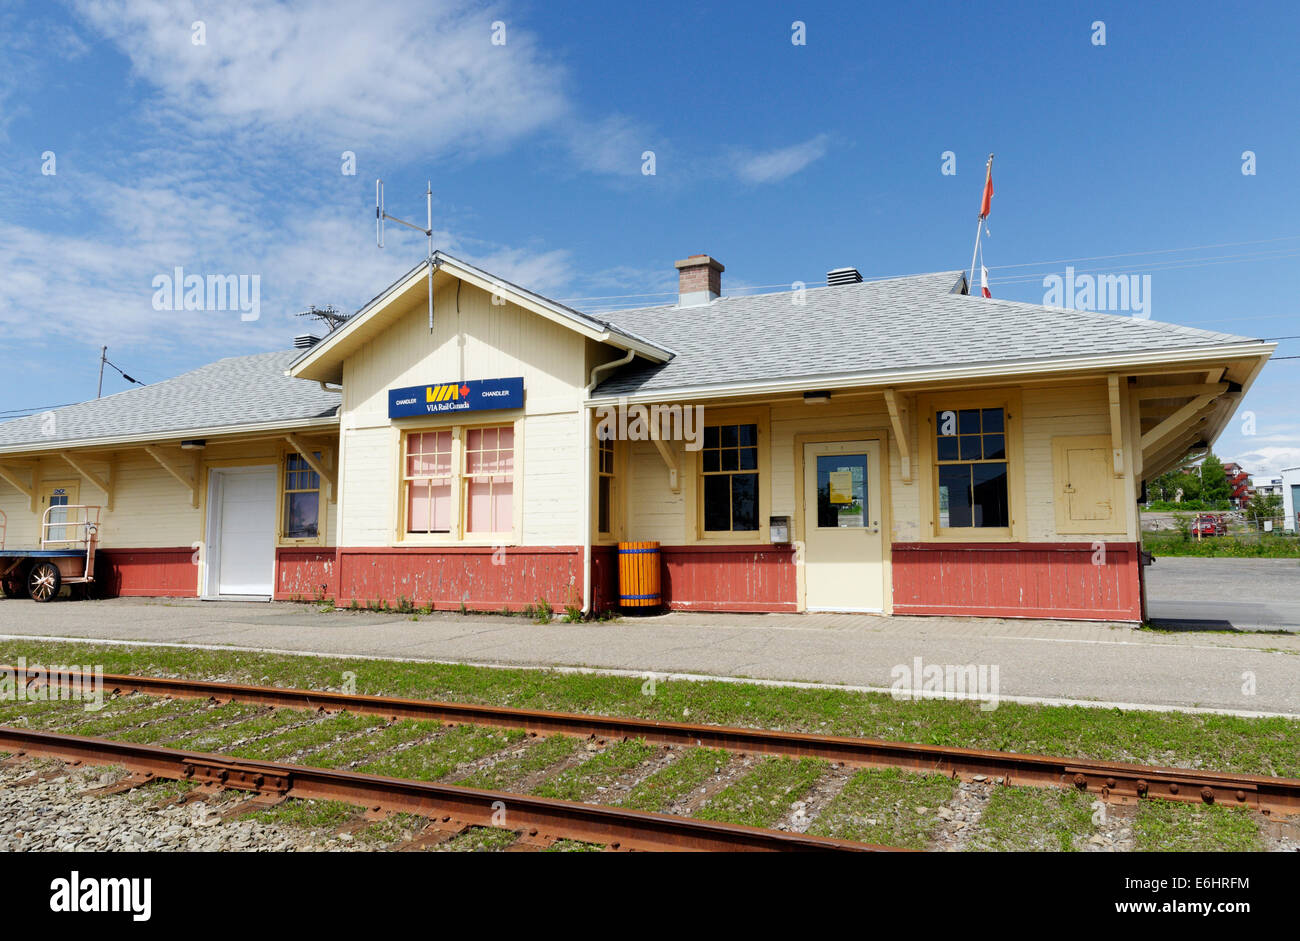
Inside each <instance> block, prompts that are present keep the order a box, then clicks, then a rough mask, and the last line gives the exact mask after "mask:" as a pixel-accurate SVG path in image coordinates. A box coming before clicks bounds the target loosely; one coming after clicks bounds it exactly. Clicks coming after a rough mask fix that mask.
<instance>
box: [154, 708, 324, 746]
mask: <svg viewBox="0 0 1300 941" xmlns="http://www.w3.org/2000/svg"><path fill="white" fill-rule="evenodd" d="M312 716H313V713H310V712H304V711H302V710H301V709H276V710H273V711H271V712H263V713H260V714H258V715H256V716H253V717H252V718H251V719H247V720H245V721H243V722H236V723H235V724H233V725H228V726H226V727H225V728H221V729H202V730H199V731H196V732H194V733H192V734H191V735H189V736H188V737H187V738H185V739H184V740H183V741H182V742H177V743H175V747H176V748H185V749H188V750H190V751H221V750H222V749H224V748H229V747H230V746H231V745H233V744H234V743H235V742H239V741H243V740H244V739H251V738H258V737H260V736H263V735H267V734H270V733H278V732H281V731H283V730H285V729H288V728H289V727H290V726H294V725H298V724H301V723H304V722H307V721H309V720H310V719H311V718H312Z"/></svg>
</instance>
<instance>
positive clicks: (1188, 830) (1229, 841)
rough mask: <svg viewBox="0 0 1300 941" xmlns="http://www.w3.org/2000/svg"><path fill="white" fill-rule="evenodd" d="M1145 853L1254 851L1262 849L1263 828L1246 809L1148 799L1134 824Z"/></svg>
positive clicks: (1137, 844)
mask: <svg viewBox="0 0 1300 941" xmlns="http://www.w3.org/2000/svg"><path fill="white" fill-rule="evenodd" d="M1133 838H1134V844H1135V845H1134V848H1135V849H1137V850H1139V851H1142V852H1185V853H1203V852H1232V853H1241V852H1251V851H1257V850H1262V849H1263V848H1264V847H1263V843H1262V842H1261V840H1260V835H1259V827H1258V826H1257V825H1256V824H1255V821H1254V820H1253V819H1252V818H1251V815H1250V811H1249V810H1247V809H1246V808H1245V807H1219V806H1217V805H1214V804H1210V805H1206V804H1178V803H1174V802H1173V801H1163V800H1144V801H1142V803H1140V804H1138V810H1137V818H1136V819H1135V820H1134V821H1133Z"/></svg>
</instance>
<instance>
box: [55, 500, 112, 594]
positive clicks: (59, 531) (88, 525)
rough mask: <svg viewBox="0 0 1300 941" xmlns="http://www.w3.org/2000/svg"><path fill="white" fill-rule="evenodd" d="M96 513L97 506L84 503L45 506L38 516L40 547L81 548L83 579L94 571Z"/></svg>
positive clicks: (97, 533) (97, 517) (96, 535)
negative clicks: (83, 567) (83, 557)
mask: <svg viewBox="0 0 1300 941" xmlns="http://www.w3.org/2000/svg"><path fill="white" fill-rule="evenodd" d="M75 511H80V513H77V512H75ZM99 511H100V508H99V507H97V506H90V505H88V504H84V503H73V504H65V505H64V506H52V507H49V508H48V509H46V511H45V514H44V515H43V516H42V517H41V548H42V549H50V548H55V547H60V546H63V547H68V548H71V547H72V546H82V547H84V549H85V551H86V569H85V572H84V573H83V577H84V578H90V573H91V572H92V571H94V568H95V547H96V545H98V543H99Z"/></svg>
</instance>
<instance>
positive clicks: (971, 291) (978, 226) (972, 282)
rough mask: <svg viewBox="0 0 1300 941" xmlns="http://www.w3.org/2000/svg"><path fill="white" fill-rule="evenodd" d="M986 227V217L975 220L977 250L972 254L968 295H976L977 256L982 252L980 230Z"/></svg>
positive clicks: (967, 288)
mask: <svg viewBox="0 0 1300 941" xmlns="http://www.w3.org/2000/svg"><path fill="white" fill-rule="evenodd" d="M983 227H984V217H983V216H980V217H979V218H977V219H976V220H975V248H974V249H973V250H972V251H971V253H970V282H969V283H968V284H967V285H966V293H967V294H974V293H975V256H976V255H978V254H979V250H980V229H982V228H983Z"/></svg>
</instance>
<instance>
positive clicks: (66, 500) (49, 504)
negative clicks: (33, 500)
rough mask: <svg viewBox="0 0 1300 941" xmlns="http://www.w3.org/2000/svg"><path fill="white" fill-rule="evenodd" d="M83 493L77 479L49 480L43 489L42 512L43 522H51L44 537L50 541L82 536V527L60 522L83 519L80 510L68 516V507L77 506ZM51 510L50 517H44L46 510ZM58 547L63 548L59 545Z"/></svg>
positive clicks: (63, 540)
mask: <svg viewBox="0 0 1300 941" xmlns="http://www.w3.org/2000/svg"><path fill="white" fill-rule="evenodd" d="M80 494H81V484H80V483H78V482H77V481H75V480H47V481H46V482H45V489H43V490H42V491H41V514H42V522H44V523H49V524H50V526H49V528H48V529H47V530H46V532H45V533H43V534H42V538H43V539H45V540H46V541H48V542H65V541H67V540H69V539H80V538H81V527H79V526H61V525H58V524H60V523H72V522H78V521H80V520H82V519H83V518H84V517H82V516H81V511H80V510H78V511H77V512H76V514H74V516H72V517H69V516H68V510H67V507H69V506H75V505H76V504H77V500H78V498H79V496H80ZM46 510H50V515H49V517H48V518H45V517H44V514H45V511H46ZM56 548H63V547H62V546H57V547H56Z"/></svg>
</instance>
